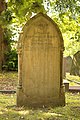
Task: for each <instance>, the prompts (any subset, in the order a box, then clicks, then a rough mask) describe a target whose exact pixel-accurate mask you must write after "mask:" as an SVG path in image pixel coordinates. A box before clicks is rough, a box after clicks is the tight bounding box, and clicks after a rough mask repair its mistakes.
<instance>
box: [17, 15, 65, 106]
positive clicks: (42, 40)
mask: <svg viewBox="0 0 80 120" xmlns="http://www.w3.org/2000/svg"><path fill="white" fill-rule="evenodd" d="M63 49H64V45H63V39H62V35H61V32H60V30H59V28H58V26H57V25H56V24H55V23H54V22H53V21H52V20H51V19H50V18H49V17H48V16H47V15H44V14H42V13H39V14H37V15H36V16H34V17H33V18H31V19H30V21H28V22H27V24H26V25H25V26H24V28H23V33H22V34H21V35H20V38H19V42H18V56H19V68H18V69H19V71H18V74H19V86H18V91H17V105H18V106H34V107H36V106H37V107H42V106H58V105H65V95H64V86H63V80H62V64H63V61H62V59H63Z"/></svg>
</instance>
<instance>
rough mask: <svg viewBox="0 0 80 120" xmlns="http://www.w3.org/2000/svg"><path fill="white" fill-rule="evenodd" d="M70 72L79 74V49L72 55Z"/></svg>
mask: <svg viewBox="0 0 80 120" xmlns="http://www.w3.org/2000/svg"><path fill="white" fill-rule="evenodd" d="M70 74H71V75H78V76H80V51H78V52H77V53H75V54H74V56H73V60H72V66H71V71H70Z"/></svg>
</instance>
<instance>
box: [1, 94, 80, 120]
mask: <svg viewBox="0 0 80 120" xmlns="http://www.w3.org/2000/svg"><path fill="white" fill-rule="evenodd" d="M0 120H80V93H74V94H72V93H66V105H65V106H64V107H55V108H42V109H39V108H38V109H33V108H24V107H21V108H18V107H16V94H10V95H9V94H0Z"/></svg>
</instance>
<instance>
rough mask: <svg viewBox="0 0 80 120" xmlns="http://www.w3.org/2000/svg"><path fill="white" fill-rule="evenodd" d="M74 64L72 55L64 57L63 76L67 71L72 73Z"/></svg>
mask: <svg viewBox="0 0 80 120" xmlns="http://www.w3.org/2000/svg"><path fill="white" fill-rule="evenodd" d="M71 66H72V58H71V56H67V57H63V77H64V78H65V77H66V73H70V71H71Z"/></svg>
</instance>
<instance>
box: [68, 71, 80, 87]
mask: <svg viewBox="0 0 80 120" xmlns="http://www.w3.org/2000/svg"><path fill="white" fill-rule="evenodd" d="M66 79H68V80H72V81H73V82H70V81H69V85H70V86H79V84H77V83H75V81H76V82H80V77H79V76H74V75H70V74H69V73H66Z"/></svg>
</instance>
